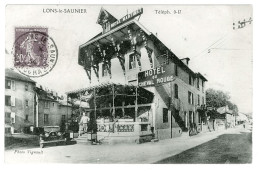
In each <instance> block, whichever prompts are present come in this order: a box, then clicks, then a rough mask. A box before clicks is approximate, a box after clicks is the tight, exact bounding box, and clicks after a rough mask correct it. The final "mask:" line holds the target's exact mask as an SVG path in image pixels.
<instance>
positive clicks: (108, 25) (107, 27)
mask: <svg viewBox="0 0 260 171" xmlns="http://www.w3.org/2000/svg"><path fill="white" fill-rule="evenodd" d="M109 30H110V23H109V22H106V23H105V24H104V30H103V32H104V33H105V32H108V31H109Z"/></svg>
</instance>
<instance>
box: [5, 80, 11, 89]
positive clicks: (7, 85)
mask: <svg viewBox="0 0 260 171" xmlns="http://www.w3.org/2000/svg"><path fill="white" fill-rule="evenodd" d="M5 88H6V89H11V80H5Z"/></svg>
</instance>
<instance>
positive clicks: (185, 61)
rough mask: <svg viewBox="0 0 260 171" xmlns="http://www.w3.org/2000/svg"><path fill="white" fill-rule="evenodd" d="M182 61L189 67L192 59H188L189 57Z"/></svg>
mask: <svg viewBox="0 0 260 171" xmlns="http://www.w3.org/2000/svg"><path fill="white" fill-rule="evenodd" d="M181 61H182V62H183V63H184V64H185V65H187V66H189V61H190V58H188V57H187V58H182V59H181Z"/></svg>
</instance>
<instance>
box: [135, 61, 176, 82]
mask: <svg viewBox="0 0 260 171" xmlns="http://www.w3.org/2000/svg"><path fill="white" fill-rule="evenodd" d="M174 79H175V73H174V64H168V65H163V66H160V67H157V68H154V69H150V70H146V71H143V72H139V73H138V86H140V87H148V86H157V85H160V84H163V83H168V82H171V81H173V80H174Z"/></svg>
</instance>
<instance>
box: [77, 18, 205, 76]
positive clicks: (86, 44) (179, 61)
mask: <svg viewBox="0 0 260 171" xmlns="http://www.w3.org/2000/svg"><path fill="white" fill-rule="evenodd" d="M131 24H136V25H137V26H138V27H139V28H140V29H142V30H143V31H144V32H145V33H146V34H147V35H148V36H149V37H150V38H151V39H152V40H154V41H155V42H157V43H159V44H161V45H162V46H163V48H165V49H166V50H167V51H168V52H169V53H170V54H171V55H170V56H171V59H172V60H174V61H176V62H177V64H178V65H179V66H180V67H181V68H183V69H184V70H185V71H187V72H188V73H190V74H192V75H193V76H199V77H200V78H202V79H203V80H204V81H207V79H206V78H205V77H204V76H203V75H201V74H200V73H195V72H193V71H192V70H191V69H190V68H189V67H188V66H187V65H186V64H184V63H183V61H182V60H181V59H180V58H178V57H177V56H176V55H175V54H174V53H173V52H172V51H171V49H169V48H168V47H167V46H166V45H165V44H164V43H162V41H161V40H160V39H159V38H158V37H157V36H155V35H154V34H153V33H152V32H150V31H149V30H147V29H146V28H145V27H144V26H143V25H142V24H141V23H140V22H139V21H137V20H136V19H131V20H129V21H127V22H125V23H123V24H120V25H118V26H116V27H115V28H113V29H112V30H110V31H108V32H106V33H104V34H102V33H99V34H97V35H96V36H94V37H93V38H92V39H90V40H89V41H87V42H86V43H84V44H82V45H80V47H79V49H81V48H84V47H86V46H88V45H90V44H92V43H95V42H97V41H98V40H100V39H102V38H105V37H107V36H109V35H111V34H113V33H115V32H117V31H118V30H121V29H123V28H125V27H126V26H128V25H131ZM79 56H80V53H79Z"/></svg>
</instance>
